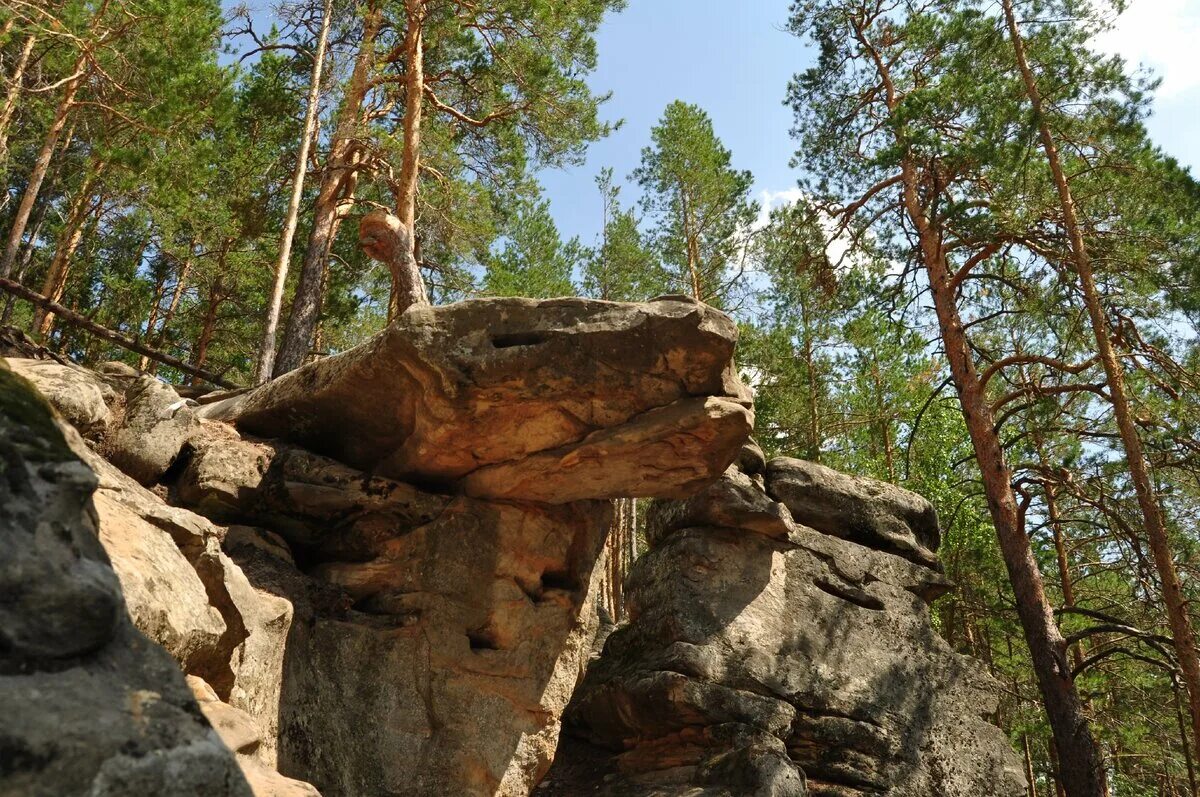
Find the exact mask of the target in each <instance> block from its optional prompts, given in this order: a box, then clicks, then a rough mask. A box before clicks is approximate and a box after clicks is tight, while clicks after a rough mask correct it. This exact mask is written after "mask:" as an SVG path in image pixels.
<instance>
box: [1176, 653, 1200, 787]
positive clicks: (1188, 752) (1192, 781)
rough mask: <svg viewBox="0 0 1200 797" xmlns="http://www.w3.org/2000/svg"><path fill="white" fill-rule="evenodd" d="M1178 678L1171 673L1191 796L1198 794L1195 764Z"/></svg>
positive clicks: (1180, 740) (1180, 744) (1180, 741)
mask: <svg viewBox="0 0 1200 797" xmlns="http://www.w3.org/2000/svg"><path fill="white" fill-rule="evenodd" d="M1179 692H1180V689H1179V680H1178V679H1177V678H1176V677H1175V676H1174V674H1172V675H1171V694H1172V696H1173V697H1174V698H1175V720H1176V722H1178V724H1179V746H1180V747H1181V748H1182V749H1183V762H1184V763H1185V764H1186V765H1187V776H1188V790H1189V793H1190V794H1191V795H1192V797H1197V795H1200V791H1197V784H1196V765H1195V762H1194V761H1193V760H1192V744H1191V742H1190V741H1189V740H1188V732H1187V723H1186V722H1185V721H1184V719H1183V715H1184V711H1183V701H1181V700H1180V699H1179Z"/></svg>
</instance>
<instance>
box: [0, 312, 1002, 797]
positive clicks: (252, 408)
mask: <svg viewBox="0 0 1200 797" xmlns="http://www.w3.org/2000/svg"><path fill="white" fill-rule="evenodd" d="M0 343H3V340H0ZM734 343H735V329H734V327H733V325H732V323H731V322H730V321H729V320H728V319H727V318H725V317H724V316H722V315H721V314H719V313H717V312H715V311H713V310H711V309H709V308H706V307H704V306H702V305H699V304H697V303H695V302H692V301H689V300H686V299H682V298H672V297H668V298H665V299H661V300H656V301H653V302H649V303H646V304H615V303H609V302H594V301H587V300H574V299H573V300H551V301H541V302H536V301H530V300H521V299H498V300H486V301H485V300H479V301H471V302H464V303H461V304H457V305H449V306H445V307H435V308H429V307H417V308H413V309H412V310H410V311H408V312H406V313H404V314H403V315H402V316H401V317H400V318H399V319H398V320H397V321H396V323H395V324H393V326H391V327H389V328H388V329H387V330H385V331H384V332H383V333H381V334H380V335H379V336H377V337H376V338H374V339H373V340H371V341H369V342H368V343H366V344H364V345H363V346H361V347H359V348H356V349H353V350H350V351H347V352H344V353H342V354H339V355H336V356H333V357H330V358H327V359H325V360H322V361H320V362H317V363H313V364H311V365H308V366H305V367H304V368H302V369H300V370H298V371H296V372H293V373H292V374H289V375H288V376H286V377H283V378H281V379H278V380H276V381H274V382H272V383H268V384H267V385H265V386H263V387H260V388H258V389H255V390H252V391H244V392H241V393H238V394H227V395H224V396H209V397H204V398H202V399H201V400H202V401H204V402H206V403H203V404H201V405H198V404H197V403H196V402H194V401H190V400H184V399H182V398H181V397H180V396H179V395H178V393H177V392H176V391H174V390H173V389H172V388H171V387H169V386H167V385H165V384H163V383H161V382H159V381H157V380H156V379H154V378H152V377H150V376H147V375H144V374H140V373H138V372H136V371H134V370H133V369H130V368H128V367H126V366H122V365H120V364H116V363H110V364H105V365H102V366H100V367H98V368H97V369H96V370H95V371H89V370H86V369H82V368H79V367H77V366H74V365H72V364H69V363H65V362H60V361H54V362H50V361H47V360H41V359H14V360H11V361H10V362H11V363H12V365H13V368H14V369H16V370H19V371H20V372H21V373H22V374H25V375H26V376H28V378H29V379H30V380H31V381H33V382H34V383H35V384H36V385H37V386H38V388H39V389H40V390H41V391H42V392H43V393H44V394H45V396H46V397H47V398H48V399H49V400H50V402H51V404H53V405H54V406H55V407H57V409H58V411H59V412H60V413H61V415H62V416H63V417H65V418H66V419H67V420H68V421H69V422H70V423H71V424H73V425H74V428H71V427H67V426H65V425H64V424H62V423H61V421H59V420H56V419H55V418H53V417H52V416H51V415H50V413H49V410H48V409H47V408H46V406H45V405H44V404H42V403H41V402H40V400H38V399H36V398H33V397H31V393H30V389H29V386H28V385H27V384H26V383H25V382H24V381H22V380H20V379H19V378H18V377H16V376H14V375H12V374H11V373H9V372H8V371H5V370H2V369H0V499H2V502H0V716H3V717H4V719H5V721H4V722H3V723H0V797H8V795H14V796H15V795H27V794H31V795H42V794H45V795H50V794H54V795H76V794H79V795H82V794H89V795H99V796H101V797H104V796H106V795H113V797H116V795H124V794H131V793H144V794H146V795H151V796H153V795H160V794H161V795H166V794H171V795H185V797H186V796H187V795H215V796H216V797H225V796H226V795H229V796H230V797H232V795H239V797H247V796H248V795H250V794H253V795H254V796H255V797H319V795H320V794H323V795H325V797H352V796H354V797H356V796H357V795H406V796H407V795H412V796H413V797H425V796H426V795H428V796H429V797H441V796H442V795H468V796H470V795H487V796H489V797H490V796H491V795H503V796H505V797H508V796H510V795H512V796H515V795H528V794H530V793H531V792H533V791H534V789H535V788H537V789H538V791H537V792H536V793H537V794H539V795H546V796H547V797H549V796H550V795H555V797H564V796H565V795H571V796H572V797H574V795H578V794H607V795H609V797H618V796H619V797H637V796H638V795H644V796H646V797H648V796H649V795H662V796H663V797H669V796H670V797H682V795H688V796H689V797H702V796H704V795H707V797H717V796H718V795H723V796H727V797H734V796H735V795H736V796H738V797H741V796H743V795H761V796H762V797H766V796H767V795H774V796H775V797H786V796H788V795H797V796H798V795H806V794H809V795H824V796H825V797H868V795H888V797H917V795H921V796H922V797H924V795H941V796H942V797H965V796H966V795H975V794H989V795H996V796H997V797H1015V795H1017V794H1020V793H1022V788H1023V787H1022V783H1023V780H1022V775H1021V771H1020V767H1019V766H1018V765H1017V762H1016V761H1015V760H1014V759H1013V756H1012V753H1011V751H1010V750H1009V749H1008V747H1007V744H1006V742H1005V740H1004V738H1003V737H1002V735H1001V734H1000V732H999V731H998V730H997V729H996V728H994V727H993V726H991V725H989V724H988V723H987V722H986V721H985V720H984V719H983V717H984V716H986V715H987V714H988V713H989V712H990V711H992V710H994V706H995V701H996V688H995V684H994V683H993V682H992V681H991V680H990V679H989V677H988V676H986V675H985V674H983V673H982V671H981V670H980V668H979V667H978V666H977V665H976V664H974V663H973V662H970V661H968V660H966V659H964V658H962V657H960V656H957V655H956V654H954V653H953V652H952V651H951V650H950V649H949V648H948V646H947V645H946V644H945V642H944V641H942V640H941V639H940V638H939V637H938V636H937V634H936V633H935V632H934V630H933V628H932V626H931V624H930V618H929V612H928V608H927V604H928V602H929V601H930V600H932V599H933V598H934V597H936V596H937V595H938V594H940V593H941V592H943V591H945V590H946V589H948V587H949V585H948V583H947V581H946V580H945V578H944V577H943V575H942V573H941V568H940V565H939V563H938V560H937V556H936V551H937V547H938V542H939V537H938V525H937V518H936V515H935V514H934V512H933V510H932V507H930V505H929V504H928V503H927V502H925V501H924V500H922V499H921V498H919V497H918V496H915V495H913V494H911V493H908V492H906V491H903V490H899V489H897V488H895V487H892V486H890V485H884V484H881V483H878V482H874V481H871V480H866V479H858V478H855V477H851V476H846V475H844V474H840V473H837V472H835V471H831V470H829V469H827V468H822V467H821V466H819V465H815V464H812V463H807V462H803V461H799V460H790V459H774V460H772V461H770V462H767V461H766V459H765V457H764V456H763V452H762V451H761V450H760V449H759V448H758V447H757V446H756V445H753V444H752V443H751V444H744V443H745V440H746V437H747V435H748V434H749V430H750V428H751V425H752V419H753V415H752V409H751V406H750V401H749V397H748V393H747V391H746V389H745V387H744V386H743V385H742V384H741V383H740V382H739V381H738V380H737V378H736V375H735V372H734V370H733V365H732V354H733V348H734ZM16 351H17V352H18V353H21V354H34V355H39V354H40V352H39V351H38V350H36V349H32V348H29V347H26V346H23V345H22V346H21V347H18V348H17V349H16ZM76 430H77V431H76ZM81 435H82V437H81ZM85 441H86V442H85ZM629 496H656V497H658V498H660V499H663V500H657V501H655V502H653V503H652V504H651V505H650V507H649V510H648V512H647V515H646V528H645V532H646V539H647V541H648V543H649V546H650V550H649V552H648V553H647V554H646V555H644V556H643V557H642V558H641V559H640V560H639V561H638V562H637V564H636V565H635V567H634V570H633V572H632V573H631V575H630V578H629V581H628V583H627V585H626V601H627V604H628V607H629V611H630V615H631V621H630V622H629V623H628V624H627V625H625V626H622V627H619V628H617V629H616V630H615V631H612V633H611V635H609V636H608V637H607V641H605V642H604V643H603V652H602V653H601V655H600V656H599V657H598V658H593V654H594V647H593V646H594V645H595V644H596V640H597V638H598V635H597V625H598V620H597V616H596V593H597V592H598V591H599V590H598V583H599V581H600V579H601V575H602V574H601V568H600V567H598V563H599V561H600V560H601V557H602V550H603V547H604V542H605V537H606V535H607V534H608V532H609V526H610V517H611V514H612V502H611V501H610V500H609V499H612V498H617V497H629ZM608 630H609V629H606V630H605V633H607V632H608ZM589 659H591V660H592V663H591V665H590V668H589V669H588V674H587V678H586V681H585V682H584V684H583V686H582V687H579V688H577V684H578V682H579V679H580V676H581V674H582V673H583V671H584V669H585V667H587V665H588V662H589ZM185 674H186V681H185ZM568 704H570V706H571V708H570V709H569V711H568ZM564 712H566V713H567V714H568V716H569V717H570V721H571V722H570V724H571V727H572V728H573V733H574V736H573V738H571V739H570V740H569V741H568V742H567V744H566V745H565V749H560V748H559V741H560V739H559V735H560V725H561V719H562V717H563V716H564ZM556 750H557V751H558V754H557V755H556ZM552 763H553V764H554V769H553V770H552V771H551V772H550V776H549V780H548V782H545V783H541V786H540V787H539V783H540V782H542V781H543V779H544V778H545V776H546V773H547V770H549V769H550V767H551V764H552Z"/></svg>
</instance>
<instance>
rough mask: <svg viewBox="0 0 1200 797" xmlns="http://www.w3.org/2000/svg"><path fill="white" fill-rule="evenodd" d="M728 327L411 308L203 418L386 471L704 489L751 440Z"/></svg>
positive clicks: (502, 484) (584, 495) (423, 479)
mask: <svg viewBox="0 0 1200 797" xmlns="http://www.w3.org/2000/svg"><path fill="white" fill-rule="evenodd" d="M736 338H737V334H736V328H735V326H734V324H733V322H732V321H730V320H729V319H728V318H727V317H726V316H724V315H722V314H721V313H719V312H717V311H715V310H713V309H711V308H708V307H706V306H704V305H701V304H698V303H696V302H694V301H692V300H688V299H685V298H678V297H667V298H663V299H658V300H654V301H652V302H648V303H645V304H620V303H614V302H599V301H591V300H586V299H553V300H542V301H537V300H530V299H479V300H470V301H465V302H459V303H457V304H451V305H445V306H441V307H427V306H425V307H414V308H412V309H410V310H408V311H407V312H405V313H403V314H402V315H401V316H400V317H399V318H398V319H397V320H396V321H395V322H394V323H393V324H392V325H391V326H389V327H388V328H387V329H386V330H385V331H384V332H382V333H380V334H379V335H377V336H376V337H375V338H373V339H372V340H371V341H369V342H368V343H366V344H364V345H362V346H359V347H356V348H355V349H352V350H350V351H346V352H343V353H341V354H338V355H335V356H333V357H329V358H326V359H324V360H321V361H319V362H316V363H312V364H310V365H307V366H305V367H303V368H300V369H299V370H297V371H294V372H292V373H290V374H287V375H286V376H284V377H282V378H280V379H276V380H274V381H273V382H270V383H268V384H266V385H264V386H262V387H260V388H258V389H257V390H255V391H253V392H250V393H248V394H244V395H239V396H237V397H234V398H231V399H229V400H227V401H222V402H215V403H213V404H209V405H206V406H205V407H203V408H202V409H201V411H200V412H201V414H202V415H203V416H204V417H208V418H214V419H224V420H230V421H232V422H233V423H234V424H236V425H237V427H238V428H239V429H241V430H242V431H243V432H249V433H252V434H255V435H259V436H262V437H270V438H279V439H282V440H286V441H288V442H292V443H296V444H299V445H302V446H304V447H306V448H308V449H309V450H311V451H314V452H317V453H321V454H326V455H328V456H331V457H333V458H334V459H337V460H339V461H341V462H343V463H346V464H348V465H351V466H353V467H356V468H360V469H363V470H371V471H372V472H374V473H377V474H379V475H381V476H387V477H390V478H394V479H399V480H409V481H415V482H418V483H422V484H428V485H441V486H447V487H448V486H451V485H455V484H460V485H461V487H462V489H465V491H466V492H467V493H468V494H470V495H474V496H477V497H501V498H512V499H524V500H536V501H544V502H549V503H565V502H568V501H573V500H580V499H591V498H612V497H621V496H650V495H658V496H677V497H682V496H685V495H688V494H690V493H692V492H695V491H696V490H698V489H699V488H700V487H702V486H703V485H704V484H706V483H707V482H709V481H711V480H712V479H713V478H714V477H716V476H717V475H719V474H720V473H721V472H722V471H723V470H724V469H725V467H726V466H728V465H729V463H730V462H731V461H732V460H733V458H734V456H735V455H736V454H737V452H738V450H739V449H740V447H741V444H742V441H743V440H744V439H745V437H746V435H747V434H749V431H750V426H751V424H752V419H753V416H752V414H751V410H750V397H749V393H748V391H747V390H746V388H745V386H743V385H742V384H741V382H740V381H738V379H737V375H736V373H735V372H734V369H733V361H732V355H733V348H734V344H735V341H736Z"/></svg>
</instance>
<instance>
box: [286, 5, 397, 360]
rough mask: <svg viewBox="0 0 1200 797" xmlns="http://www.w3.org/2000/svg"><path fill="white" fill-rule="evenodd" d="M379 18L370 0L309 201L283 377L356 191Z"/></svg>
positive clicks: (307, 344) (318, 297)
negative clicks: (317, 184)
mask: <svg viewBox="0 0 1200 797" xmlns="http://www.w3.org/2000/svg"><path fill="white" fill-rule="evenodd" d="M382 21H383V12H382V6H381V4H380V3H379V2H378V1H376V2H372V3H371V5H370V6H369V7H368V9H367V12H366V14H365V16H364V17H363V30H362V45H361V46H360V47H359V50H358V55H357V56H356V57H355V59H354V69H353V70H352V71H351V73H350V79H349V81H347V83H346V93H345V98H344V100H343V102H342V108H341V110H340V111H339V115H338V123H337V128H336V131H335V132H334V135H333V140H332V141H331V142H330V147H329V155H328V156H327V157H326V159H325V169H324V171H323V174H322V175H321V185H320V188H319V189H318V191H317V198H316V202H315V203H314V205H313V222H312V228H311V229H310V230H309V233H308V245H307V247H306V249H305V251H304V262H303V264H302V265H301V267H300V279H299V281H298V283H297V285H296V294H295V296H294V297H293V298H292V305H291V313H290V314H289V315H288V322H287V326H286V327H285V329H284V333H283V341H282V342H281V343H280V345H279V353H278V354H277V355H276V357H275V368H274V375H275V376H281V375H283V374H285V373H287V372H288V371H294V370H295V369H297V368H299V367H300V366H301V365H303V364H304V361H305V359H307V357H308V353H309V351H310V350H311V349H312V343H313V332H314V330H316V328H317V318H318V317H319V316H320V314H321V304H322V299H323V297H322V291H321V282H322V279H321V275H322V272H323V271H324V269H325V260H326V259H327V258H328V257H329V252H330V250H331V249H332V247H333V241H334V239H335V238H336V237H337V231H338V227H339V226H340V225H341V222H342V219H343V218H345V213H346V210H347V205H348V202H349V200H350V199H351V198H352V197H353V196H354V191H355V188H356V186H357V182H358V170H359V169H360V168H361V162H362V153H361V150H360V148H359V147H358V146H357V145H356V140H355V134H356V132H357V127H358V124H359V114H360V112H361V109H362V104H363V100H364V99H365V98H366V94H367V89H368V78H369V77H370V74H371V70H372V69H373V68H374V65H375V40H376V37H377V36H378V35H379V28H380V25H381V24H382Z"/></svg>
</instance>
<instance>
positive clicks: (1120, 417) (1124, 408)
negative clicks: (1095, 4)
mask: <svg viewBox="0 0 1200 797" xmlns="http://www.w3.org/2000/svg"><path fill="white" fill-rule="evenodd" d="M1002 5H1003V8H1004V18H1005V22H1006V23H1007V25H1008V33H1009V37H1010V39H1011V40H1012V45H1013V51H1014V52H1015V54H1016V59H1017V66H1018V67H1019V68H1020V70H1021V78H1022V80H1023V81H1024V83H1025V91H1026V93H1027V94H1028V96H1029V103H1030V106H1031V107H1032V109H1033V115H1034V119H1035V121H1036V122H1037V125H1038V135H1039V137H1040V138H1041V144H1042V150H1043V152H1044V153H1045V155H1046V161H1047V162H1048V163H1049V166H1050V172H1051V174H1052V175H1053V177H1054V186H1055V188H1056V189H1057V191H1058V197H1059V202H1060V204H1061V205H1062V211H1063V222H1064V225H1065V227H1066V230H1067V236H1068V238H1069V240H1070V246H1071V259H1072V265H1073V266H1074V269H1075V274H1076V276H1078V278H1079V286H1080V289H1081V290H1082V291H1083V300H1084V304H1085V305H1086V307H1087V312H1088V318H1089V320H1090V322H1091V326H1092V333H1093V335H1094V336H1095V339H1096V351H1097V353H1098V354H1099V355H1100V363H1101V365H1102V366H1103V368H1104V374H1105V377H1106V381H1107V383H1108V392H1109V398H1110V400H1111V402H1112V407H1113V415H1114V416H1116V420H1117V429H1118V431H1119V432H1120V435H1121V443H1122V445H1123V446H1124V448H1125V458H1126V460H1127V461H1128V464H1129V476H1130V479H1131V480H1132V481H1133V486H1134V490H1135V491H1136V492H1137V500H1138V507H1139V508H1140V509H1141V514H1142V521H1143V523H1144V524H1145V527H1146V536H1147V537H1148V538H1149V542H1150V551H1151V553H1152V554H1153V556H1154V565H1155V568H1156V569H1157V570H1158V577H1159V580H1160V581H1161V582H1162V591H1163V600H1164V602H1165V603H1166V606H1167V622H1168V624H1169V625H1170V627H1171V636H1172V639H1173V640H1174V643H1175V653H1176V655H1177V656H1178V658H1179V667H1180V669H1181V670H1182V671H1183V681H1184V684H1185V685H1186V686H1187V691H1188V705H1189V707H1190V709H1191V712H1190V713H1191V720H1192V736H1193V744H1195V745H1196V748H1195V752H1196V753H1197V754H1200V654H1197V651H1196V635H1195V632H1194V631H1193V629H1192V621H1191V618H1190V617H1189V616H1188V606H1187V598H1186V597H1185V596H1184V594H1183V588H1182V586H1181V584H1180V582H1179V574H1178V572H1176V569H1175V560H1174V557H1173V555H1172V553H1171V545H1170V541H1169V539H1168V537H1167V529H1166V524H1165V522H1164V520H1163V513H1162V506H1161V504H1160V502H1159V498H1158V495H1157V492H1156V491H1155V489H1154V482H1153V480H1152V479H1151V477H1150V467H1149V463H1148V462H1147V461H1146V455H1145V452H1144V450H1143V448H1142V440H1141V437H1140V435H1139V434H1138V429H1137V424H1136V422H1135V421H1134V418H1133V410H1132V407H1131V405H1130V401H1129V396H1128V394H1127V393H1126V388H1125V371H1124V368H1123V366H1122V365H1121V363H1120V362H1118V361H1117V355H1116V352H1115V351H1114V347H1113V343H1112V339H1111V338H1110V332H1111V329H1110V326H1109V322H1108V318H1107V316H1106V315H1105V312H1104V308H1103V307H1102V306H1101V303H1100V293H1099V291H1098V290H1097V289H1096V278H1095V275H1094V273H1093V271H1092V263H1091V258H1090V256H1089V254H1088V250H1087V244H1086V243H1085V242H1084V239H1083V228H1082V226H1081V225H1080V223H1079V213H1078V209H1077V208H1076V206H1075V198H1074V196H1073V195H1072V193H1071V186H1070V184H1069V182H1068V180H1067V176H1066V172H1065V171H1064V170H1063V166H1062V161H1061V159H1060V157H1059V154H1058V146H1057V144H1056V142H1055V140H1054V135H1053V134H1052V133H1051V131H1050V125H1049V124H1048V123H1047V121H1046V116H1045V114H1044V112H1043V108H1042V97H1041V92H1040V90H1039V89H1038V86H1037V81H1036V79H1035V78H1034V75H1033V71H1032V70H1031V69H1030V66H1029V61H1028V59H1027V57H1026V54H1025V43H1024V41H1023V39H1022V38H1021V32H1020V29H1019V28H1018V26H1017V20H1016V15H1015V13H1014V12H1013V4H1012V0H1003V3H1002Z"/></svg>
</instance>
